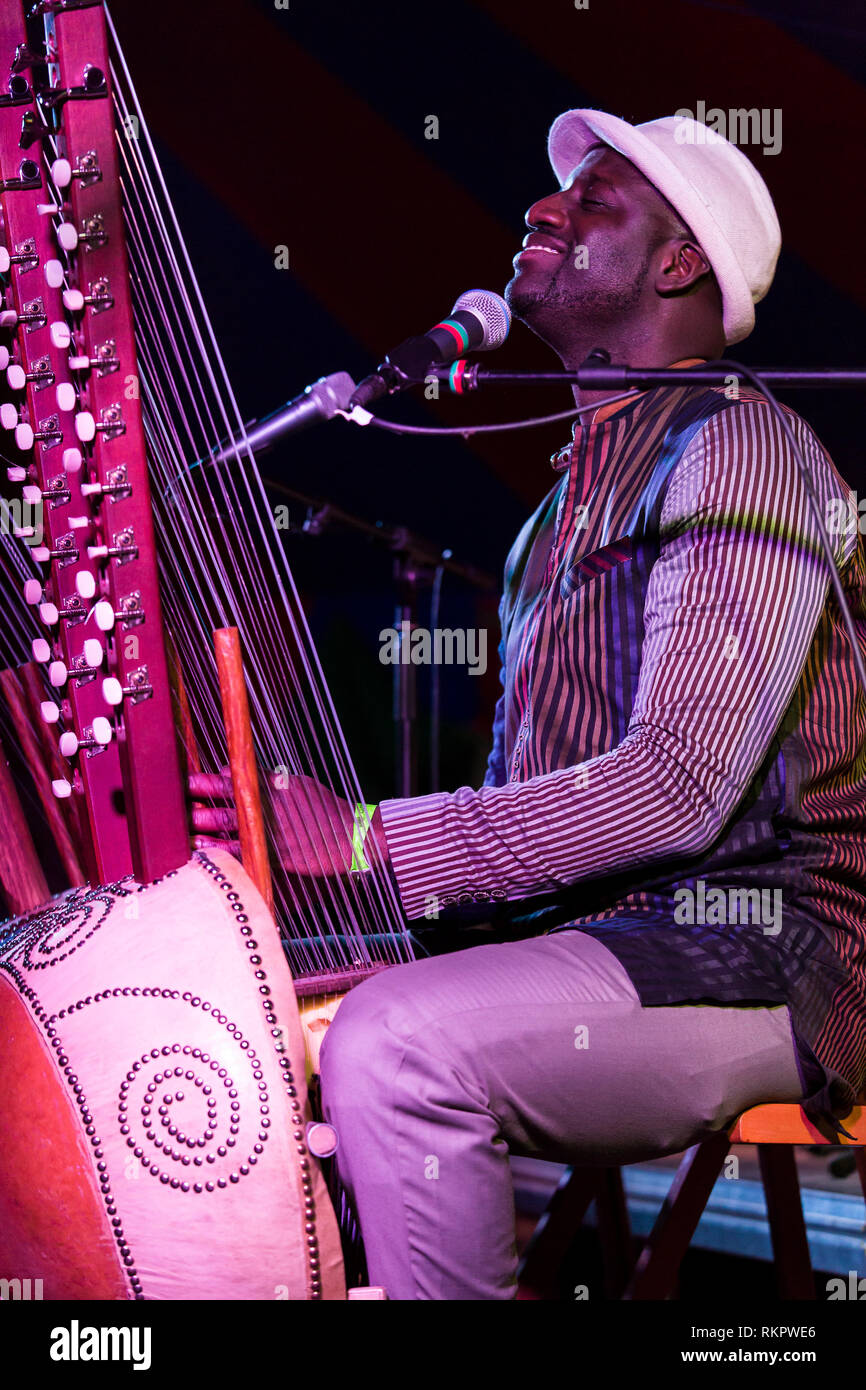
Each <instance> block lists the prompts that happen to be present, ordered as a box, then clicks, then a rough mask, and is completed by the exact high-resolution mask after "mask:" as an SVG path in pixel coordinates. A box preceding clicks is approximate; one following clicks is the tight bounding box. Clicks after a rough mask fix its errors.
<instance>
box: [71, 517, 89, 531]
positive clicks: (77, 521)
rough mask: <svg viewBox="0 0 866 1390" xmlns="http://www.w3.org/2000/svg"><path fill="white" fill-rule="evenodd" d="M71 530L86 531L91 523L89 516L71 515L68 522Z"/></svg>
mask: <svg viewBox="0 0 866 1390" xmlns="http://www.w3.org/2000/svg"><path fill="white" fill-rule="evenodd" d="M67 524H68V526H69V529H70V531H85V530H86V529H87V527H88V526H89V525H90V517H89V516H70V517H69V518H68V522H67Z"/></svg>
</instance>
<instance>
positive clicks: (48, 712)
mask: <svg viewBox="0 0 866 1390" xmlns="http://www.w3.org/2000/svg"><path fill="white" fill-rule="evenodd" d="M39 713H40V714H41V715H42V718H43V719H44V720H45V723H46V724H56V723H57V721H58V719H59V718H60V706H59V705H56V704H55V703H54V701H53V700H43V701H42V703H41V705H40V706H39Z"/></svg>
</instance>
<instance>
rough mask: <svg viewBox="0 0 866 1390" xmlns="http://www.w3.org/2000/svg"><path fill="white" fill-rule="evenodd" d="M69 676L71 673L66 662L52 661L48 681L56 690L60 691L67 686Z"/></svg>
mask: <svg viewBox="0 0 866 1390" xmlns="http://www.w3.org/2000/svg"><path fill="white" fill-rule="evenodd" d="M68 676H69V672H68V671H67V669H66V663H65V662H64V661H52V663H51V665H50V666H49V667H48V680H49V683H50V684H51V685H53V686H54V688H55V690H59V689H60V687H61V686H62V685H65V684H66V681H67V678H68Z"/></svg>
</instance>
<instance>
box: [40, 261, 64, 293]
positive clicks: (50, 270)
mask: <svg viewBox="0 0 866 1390" xmlns="http://www.w3.org/2000/svg"><path fill="white" fill-rule="evenodd" d="M65 275H66V272H65V271H64V269H63V266H62V264H61V263H60V261H46V262H45V281H46V283H47V284H48V285H50V286H51V288H52V289H53V290H59V289H60V286H61V285H62V284H63V281H64V279H65Z"/></svg>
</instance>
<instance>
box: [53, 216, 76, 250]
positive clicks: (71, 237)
mask: <svg viewBox="0 0 866 1390" xmlns="http://www.w3.org/2000/svg"><path fill="white" fill-rule="evenodd" d="M57 240H58V241H59V242H60V245H61V246H62V247H63V249H64V251H74V250H75V248H76V246H77V245H78V233H77V231H76V230H75V228H74V227H73V225H72V223H71V222H61V223H60V226H59V227H58V228H57Z"/></svg>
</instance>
